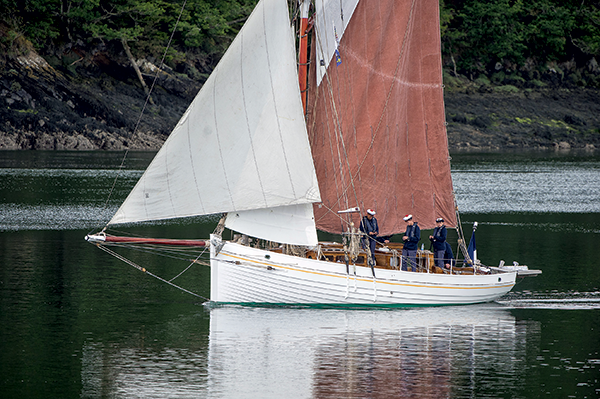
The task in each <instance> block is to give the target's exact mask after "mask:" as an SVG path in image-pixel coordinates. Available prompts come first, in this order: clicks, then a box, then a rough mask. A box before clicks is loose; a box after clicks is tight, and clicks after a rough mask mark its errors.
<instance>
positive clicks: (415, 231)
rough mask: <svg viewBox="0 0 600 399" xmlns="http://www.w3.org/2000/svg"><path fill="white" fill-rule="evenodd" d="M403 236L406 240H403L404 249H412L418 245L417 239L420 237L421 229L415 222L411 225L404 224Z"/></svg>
mask: <svg viewBox="0 0 600 399" xmlns="http://www.w3.org/2000/svg"><path fill="white" fill-rule="evenodd" d="M404 235H405V236H407V237H408V240H406V241H404V249H408V250H414V249H417V248H418V246H419V240H420V239H421V229H420V228H419V225H418V224H417V223H415V224H413V225H412V226H406V232H405V233H404Z"/></svg>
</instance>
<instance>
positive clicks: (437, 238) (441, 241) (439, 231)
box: [431, 226, 448, 251]
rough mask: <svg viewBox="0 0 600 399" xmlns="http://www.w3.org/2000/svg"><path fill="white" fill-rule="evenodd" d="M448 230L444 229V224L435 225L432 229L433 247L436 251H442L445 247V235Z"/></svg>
mask: <svg viewBox="0 0 600 399" xmlns="http://www.w3.org/2000/svg"><path fill="white" fill-rule="evenodd" d="M447 234H448V232H447V231H446V226H442V227H436V228H435V229H433V234H432V235H433V240H432V241H431V242H432V243H433V249H434V250H436V251H443V250H445V249H446V236H447Z"/></svg>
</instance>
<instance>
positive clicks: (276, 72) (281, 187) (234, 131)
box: [109, 0, 320, 234]
mask: <svg viewBox="0 0 600 399" xmlns="http://www.w3.org/2000/svg"><path fill="white" fill-rule="evenodd" d="M294 47H295V46H294V38H293V36H292V34H291V31H290V28H289V17H288V9H287V2H286V1H285V0H262V1H260V2H259V4H258V5H257V6H256V8H255V10H254V11H253V13H252V14H251V16H250V17H249V19H248V21H247V22H246V24H245V25H244V27H243V28H242V29H241V31H240V32H239V34H238V36H237V37H236V38H235V40H234V41H233V43H232V44H231V46H230V47H229V49H228V50H227V52H226V53H225V55H224V56H223V58H222V59H221V61H220V62H219V64H218V66H217V67H216V69H215V70H214V71H213V73H212V74H211V76H210V77H209V79H208V80H207V81H206V83H205V84H204V86H203V87H202V89H201V90H200V92H199V93H198V95H197V96H196V98H195V99H194V101H193V102H192V104H191V105H190V107H189V108H188V110H187V111H186V113H185V114H184V115H183V117H182V118H181V120H180V121H179V123H178V125H177V126H176V127H175V129H174V130H173V132H172V133H171V135H170V136H169V138H168V139H167V141H166V142H165V144H164V145H163V147H162V148H161V149H160V151H159V152H158V153H157V155H156V157H155V158H154V160H153V161H152V163H151V164H150V166H149V167H148V169H147V170H146V171H145V173H144V175H143V176H142V177H141V178H140V180H139V181H138V183H137V184H136V186H135V187H134V189H133V190H132V191H131V193H130V194H129V196H128V197H127V199H126V200H125V202H124V203H123V204H122V205H121V207H120V208H119V210H118V211H117V213H116V214H115V215H114V216H113V218H112V219H111V221H110V222H109V224H118V223H132V222H140V221H148V220H160V219H170V218H178V217H187V216H195V215H206V214H214V213H221V212H232V211H236V212H239V211H244V210H253V209H265V208H273V207H280V206H287V205H297V204H309V203H313V202H319V201H320V194H319V188H318V183H317V178H316V173H315V169H314V165H313V161H312V156H311V152H310V145H309V141H308V136H307V132H306V126H305V122H304V117H303V112H302V102H301V99H300V90H299V87H298V76H297V70H296V56H295V48H294ZM313 228H314V227H313ZM248 233H249V234H251V233H250V232H248Z"/></svg>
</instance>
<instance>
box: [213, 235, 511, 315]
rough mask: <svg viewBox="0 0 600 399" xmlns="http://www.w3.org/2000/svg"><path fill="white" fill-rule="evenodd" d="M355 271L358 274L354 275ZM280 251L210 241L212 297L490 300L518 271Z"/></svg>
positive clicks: (344, 302) (333, 302) (377, 302)
mask: <svg viewBox="0 0 600 399" xmlns="http://www.w3.org/2000/svg"><path fill="white" fill-rule="evenodd" d="M354 270H356V274H354ZM375 274H376V278H373V273H372V271H371V269H370V268H368V267H362V266H352V265H350V275H348V274H347V273H346V265H345V264H343V263H333V262H327V261H318V260H313V259H307V258H301V257H295V256H290V255H284V254H280V253H274V252H269V251H265V250H261V249H256V248H251V247H247V246H243V245H239V244H235V243H230V242H225V243H224V245H223V247H222V248H221V250H220V251H219V252H218V254H216V253H215V245H211V301H212V302H216V303H236V304H261V305H306V306H387V307H393V306H411V305H422V306H423V305H425V306H428V305H429V306H431V305H458V304H473V303H481V302H489V301H493V300H495V299H497V298H499V297H501V296H502V295H504V294H506V293H507V292H509V291H510V290H511V289H512V287H513V286H514V285H515V279H516V275H517V273H516V272H507V273H501V274H490V275H450V274H433V273H415V272H407V271H401V270H389V269H375Z"/></svg>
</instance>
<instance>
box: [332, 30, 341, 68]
mask: <svg viewBox="0 0 600 399" xmlns="http://www.w3.org/2000/svg"><path fill="white" fill-rule="evenodd" d="M333 35H334V36H335V65H336V66H340V64H341V63H342V56H341V55H340V51H339V50H338V47H339V45H340V39H339V38H338V35H337V30H336V29H335V23H334V24H333Z"/></svg>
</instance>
